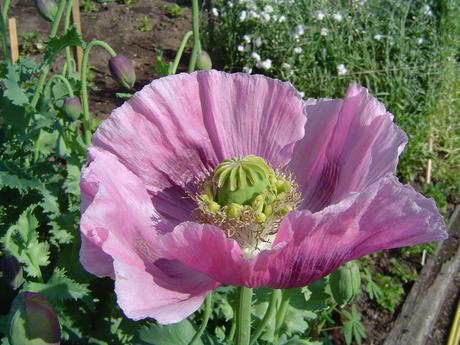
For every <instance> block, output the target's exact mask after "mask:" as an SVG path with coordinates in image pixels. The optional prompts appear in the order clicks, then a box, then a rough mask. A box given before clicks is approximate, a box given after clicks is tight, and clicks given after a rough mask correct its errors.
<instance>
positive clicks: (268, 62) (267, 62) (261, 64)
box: [257, 59, 272, 70]
mask: <svg viewBox="0 0 460 345" xmlns="http://www.w3.org/2000/svg"><path fill="white" fill-rule="evenodd" d="M257 67H258V68H261V69H264V70H269V69H270V68H272V60H270V59H266V60H264V61H261V62H258V63H257Z"/></svg>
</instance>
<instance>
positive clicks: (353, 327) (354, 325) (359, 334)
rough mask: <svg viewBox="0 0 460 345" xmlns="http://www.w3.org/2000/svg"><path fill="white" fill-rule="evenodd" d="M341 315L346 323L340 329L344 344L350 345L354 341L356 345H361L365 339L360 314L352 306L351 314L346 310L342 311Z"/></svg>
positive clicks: (364, 330)
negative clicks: (345, 319)
mask: <svg viewBox="0 0 460 345" xmlns="http://www.w3.org/2000/svg"><path fill="white" fill-rule="evenodd" d="M341 313H342V315H343V316H345V317H346V318H347V321H346V322H345V323H344V324H343V326H342V327H341V331H342V334H343V335H344V337H345V342H346V343H347V345H351V343H352V341H353V339H354V340H355V341H356V343H357V344H358V345H361V344H362V342H363V339H365V338H366V329H365V328H364V325H363V324H362V322H361V314H360V313H359V312H358V310H357V309H356V306H355V305H353V306H352V308H351V313H350V312H348V311H346V310H342V311H341Z"/></svg>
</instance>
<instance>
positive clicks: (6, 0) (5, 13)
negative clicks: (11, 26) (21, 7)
mask: <svg viewBox="0 0 460 345" xmlns="http://www.w3.org/2000/svg"><path fill="white" fill-rule="evenodd" d="M10 3H11V0H3V6H2V17H3V21H4V22H5V23H6V19H7V18H8V11H9V10H10Z"/></svg>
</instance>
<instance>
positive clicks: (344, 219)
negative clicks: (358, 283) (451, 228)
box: [80, 71, 446, 323]
mask: <svg viewBox="0 0 460 345" xmlns="http://www.w3.org/2000/svg"><path fill="white" fill-rule="evenodd" d="M392 120H393V117H392V115H391V114H390V113H388V112H387V111H386V110H385V107H384V106H383V105H382V104H381V103H379V102H378V101H377V100H376V99H375V98H373V97H372V96H370V95H369V93H368V91H367V90H366V89H364V88H362V87H360V86H357V85H352V86H350V87H349V89H348V90H347V93H346V95H345V98H344V99H333V100H331V99H318V100H306V101H303V100H302V98H301V97H300V95H299V93H298V92H297V91H296V90H295V89H294V88H292V86H291V85H290V84H287V83H284V82H280V81H277V80H273V79H270V78H266V77H263V76H254V75H246V74H239V73H237V74H226V73H222V72H217V71H206V72H197V73H192V74H179V75H174V76H169V77H166V78H162V79H158V80H155V81H153V82H152V83H151V84H150V85H148V86H146V87H145V88H144V89H143V90H142V91H140V92H138V93H137V94H135V95H134V96H133V98H132V99H131V100H130V101H128V102H126V103H125V104H123V105H122V106H121V107H120V108H118V109H116V110H115V111H114V112H113V113H112V115H111V116H110V118H109V119H108V120H106V121H105V122H104V123H103V124H102V125H101V126H100V127H99V129H98V130H97V132H96V134H95V135H94V137H93V140H92V145H91V147H90V149H89V153H88V163H87V165H86V166H85V167H84V168H83V171H82V176H81V193H82V202H81V212H82V218H81V234H82V247H81V251H80V259H81V262H82V264H83V266H84V267H85V268H86V270H88V271H89V272H91V273H93V274H95V275H97V276H99V277H111V278H113V279H114V280H115V292H116V294H117V298H118V303H119V305H120V306H121V308H122V309H123V311H124V312H125V314H126V315H127V316H128V317H129V318H132V319H135V320H138V319H142V318H147V317H151V318H154V319H156V320H157V321H158V322H160V323H173V322H178V321H180V320H182V319H184V318H186V317H187V316H188V315H190V314H191V313H193V312H194V311H195V310H197V309H198V308H199V307H200V305H201V304H202V302H203V300H204V298H205V297H206V296H207V295H208V294H209V293H210V292H211V291H212V290H214V289H215V288H217V287H218V286H220V285H235V286H247V287H262V286H263V287H270V288H292V287H300V286H305V285H307V284H310V283H312V282H314V281H315V280H317V279H319V278H321V277H323V276H325V275H327V274H329V273H330V272H332V271H334V270H335V269H337V268H338V267H339V266H341V265H342V264H344V263H345V262H347V261H350V260H353V259H357V258H359V257H361V256H363V255H367V254H369V253H372V252H375V251H377V250H381V249H385V248H395V247H402V246H410V245H415V244H417V243H422V242H429V241H435V240H440V239H444V238H446V232H445V230H444V224H443V220H442V218H441V216H440V215H439V213H438V211H437V209H436V207H435V203H434V202H433V200H429V199H426V198H425V197H423V196H422V195H421V194H419V193H417V192H416V191H415V190H414V189H412V188H411V187H410V186H404V185H402V184H400V183H399V182H398V180H397V178H396V177H395V176H394V172H395V169H396V165H397V162H398V156H399V154H400V153H401V152H402V150H403V148H404V146H405V144H406V141H407V137H406V135H405V134H404V132H403V131H402V130H401V129H400V128H398V127H397V126H396V125H395V124H394V123H393V121H392ZM232 158H233V160H229V159H232ZM217 168H219V169H217ZM248 186H250V188H249V187H248ZM245 188H246V189H245ZM248 188H249V189H248ZM251 188H252V189H251ZM261 195H262V196H261ZM241 198H243V199H241Z"/></svg>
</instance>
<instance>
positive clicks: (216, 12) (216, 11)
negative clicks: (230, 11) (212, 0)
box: [211, 7, 219, 17]
mask: <svg viewBox="0 0 460 345" xmlns="http://www.w3.org/2000/svg"><path fill="white" fill-rule="evenodd" d="M211 13H212V15H213V16H214V17H219V11H218V10H217V8H215V7H213V8H212V9H211Z"/></svg>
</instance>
